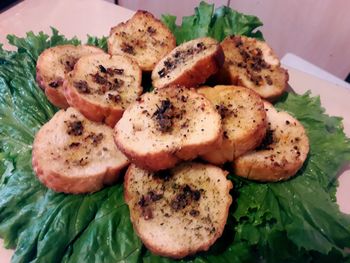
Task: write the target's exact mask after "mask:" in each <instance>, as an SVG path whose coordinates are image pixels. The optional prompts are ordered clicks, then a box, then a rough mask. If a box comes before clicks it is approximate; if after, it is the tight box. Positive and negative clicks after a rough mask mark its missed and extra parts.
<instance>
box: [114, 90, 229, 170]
mask: <svg viewBox="0 0 350 263" xmlns="http://www.w3.org/2000/svg"><path fill="white" fill-rule="evenodd" d="M184 98H186V99H184ZM167 100H169V105H171V106H169V108H170V107H173V108H172V109H171V114H172V116H171V119H170V117H169V120H168V121H170V122H172V125H171V126H170V127H168V128H169V130H165V131H163V130H162V128H164V127H162V126H160V125H161V124H162V123H163V121H164V120H165V119H166V118H167V116H160V117H161V118H163V117H164V119H160V120H159V119H157V118H158V117H159V116H158V115H157V112H158V111H159V109H160V108H161V107H162V106H161V105H162V103H163V102H164V101H167ZM164 114H165V115H166V114H167V113H166V112H165V113H164ZM209 126H210V127H209ZM114 133H115V135H114V139H115V142H116V144H117V146H118V148H119V149H120V150H121V151H122V152H123V153H124V154H125V155H126V156H128V158H129V159H130V160H131V161H132V162H133V163H136V164H137V165H138V166H140V167H142V168H144V169H148V170H152V171H158V170H163V169H167V168H171V167H173V166H174V165H175V164H176V163H178V162H180V161H181V160H192V159H194V158H196V157H197V156H198V155H200V154H204V153H206V152H208V151H211V150H213V149H214V148H216V147H217V145H218V144H221V141H222V136H221V135H222V127H221V121H220V116H219V114H218V113H217V112H216V111H215V109H214V108H213V106H212V105H211V103H210V102H209V101H208V100H207V99H206V98H205V97H204V96H203V95H201V94H198V93H197V92H196V91H195V90H193V89H192V90H189V89H185V88H173V87H169V88H166V89H161V90H155V91H153V92H152V93H145V94H144V95H142V96H141V97H140V99H139V100H138V101H137V102H135V103H134V104H132V105H131V106H130V107H129V108H128V109H127V110H126V111H125V113H124V115H123V117H122V119H121V120H120V121H119V122H118V123H117V125H116V126H115V129H114ZM197 135H198V136H197Z"/></svg>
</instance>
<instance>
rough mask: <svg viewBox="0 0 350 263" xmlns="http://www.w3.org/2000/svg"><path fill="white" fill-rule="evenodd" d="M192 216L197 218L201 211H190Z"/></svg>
mask: <svg viewBox="0 0 350 263" xmlns="http://www.w3.org/2000/svg"><path fill="white" fill-rule="evenodd" d="M190 215H191V216H193V217H197V216H198V215H199V211H198V210H194V209H192V210H191V211H190Z"/></svg>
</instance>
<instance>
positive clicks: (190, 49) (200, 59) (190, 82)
mask: <svg viewBox="0 0 350 263" xmlns="http://www.w3.org/2000/svg"><path fill="white" fill-rule="evenodd" d="M224 60H225V57H224V53H223V51H222V48H221V46H220V45H219V43H218V42H217V41H216V40H215V39H212V38H210V37H204V38H198V39H195V40H191V41H189V42H186V43H183V44H181V45H180V46H178V47H176V48H175V49H174V50H173V51H171V52H170V53H169V54H168V55H167V56H165V57H164V58H163V59H162V60H161V61H159V63H158V64H157V65H156V67H155V68H154V70H153V71H152V83H153V86H154V87H156V88H164V87H168V86H171V85H181V86H184V87H190V88H191V87H196V86H198V85H199V84H202V83H204V82H205V81H206V79H207V78H208V77H209V76H211V75H212V74H214V73H216V72H217V71H218V70H219V68H220V67H221V66H222V65H223V63H224Z"/></svg>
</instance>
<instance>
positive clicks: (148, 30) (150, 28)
mask: <svg viewBox="0 0 350 263" xmlns="http://www.w3.org/2000/svg"><path fill="white" fill-rule="evenodd" d="M147 32H148V33H150V34H151V35H152V34H154V33H155V32H156V29H155V28H154V27H151V26H149V27H147Z"/></svg>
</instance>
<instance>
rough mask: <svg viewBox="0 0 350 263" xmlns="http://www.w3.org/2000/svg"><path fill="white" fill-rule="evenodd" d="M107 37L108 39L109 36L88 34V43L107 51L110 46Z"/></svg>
mask: <svg viewBox="0 0 350 263" xmlns="http://www.w3.org/2000/svg"><path fill="white" fill-rule="evenodd" d="M107 39H108V38H107V37H101V38H98V37H94V36H90V35H88V40H87V42H86V44H88V45H92V46H96V47H99V48H102V49H103V50H104V51H106V52H107V48H108V46H107Z"/></svg>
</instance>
